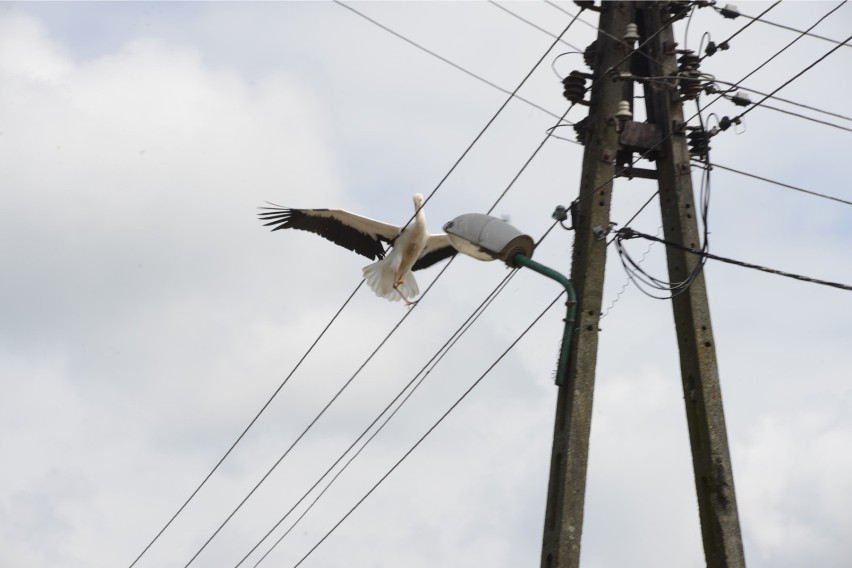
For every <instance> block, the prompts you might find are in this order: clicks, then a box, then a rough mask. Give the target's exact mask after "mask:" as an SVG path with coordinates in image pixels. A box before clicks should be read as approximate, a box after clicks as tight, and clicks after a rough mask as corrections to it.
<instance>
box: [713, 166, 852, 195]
mask: <svg viewBox="0 0 852 568" xmlns="http://www.w3.org/2000/svg"><path fill="white" fill-rule="evenodd" d="M708 166H709V167H713V168H721V169H723V170H727V171H729V172H733V173H735V174H739V175H743V176H748V177H750V178H754V179H759V180H760V181H765V182H767V183H771V184H774V185H777V186H779V187H786V188H787V189H792V190H794V191H800V192H802V193H807V194H808V195H813V196H815V197H821V198H823V199H830V200H831V201H836V202H838V203H843V204H844V205H852V201H849V200H846V199H842V198H840V197H834V196H833V195H826V194H825V193H819V192H816V191H811V190H810V189H804V188H801V187H797V186H795V185H791V184H789V183H784V182H781V181H777V180H773V179H769V178H767V177H763V176H759V175H756V174H750V173H748V172H744V171H742V170H738V169H735V168H732V167H729V166H723V165H722V164H719V163H716V162H713V163H710V164H708Z"/></svg>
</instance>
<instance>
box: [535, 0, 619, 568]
mask: <svg viewBox="0 0 852 568" xmlns="http://www.w3.org/2000/svg"><path fill="white" fill-rule="evenodd" d="M633 10H634V5H633V3H632V2H604V3H603V4H602V5H601V7H600V12H601V15H600V32H599V33H598V37H597V41H596V43H595V47H594V49H593V50H592V52H591V56H592V58H593V59H594V65H593V68H594V70H595V73H594V83H593V84H592V89H591V100H590V103H589V104H590V106H589V116H588V119H587V121H586V134H585V146H586V148H585V153H584V155H583V172H582V177H581V181H580V198H579V202H578V204H577V216H576V227H575V243H574V253H573V264H572V267H571V280H572V282H573V283H574V286H575V288H576V291H577V298H578V303H577V328H576V329H577V330H578V332H577V333H575V334H574V340H573V346H572V355H571V359H570V362H569V367H568V378H567V382H566V384H563V385H560V386H559V393H558V398H557V405H556V424H555V426H554V432H553V453H552V456H551V466H550V483H549V487H548V492H547V511H546V514H545V523H544V541H543V546H542V555H541V566H542V568H577V567H578V566H579V565H580V538H581V536H582V532H583V507H584V503H585V496H586V469H587V463H588V456H589V433H590V429H591V418H592V391H593V389H594V385H595V365H596V363H597V350H598V320H599V319H600V313H601V300H602V293H603V282H604V268H605V265H606V240H605V238H604V237H605V231H606V230H607V229H608V228H609V212H610V201H611V196H612V180H613V178H614V177H615V157H616V151H617V149H618V132H617V128H616V125H617V122H616V121H615V120H614V119H613V118H612V117H614V116H615V114H616V111H617V108H618V102H619V101H620V100H621V99H622V98H623V91H622V90H623V87H624V85H623V84H622V83H617V82H614V81H612V80H611V79H610V77H609V74H608V72H609V71H611V70H613V69H615V70H620V69H622V68H623V67H625V68H626V65H627V60H628V55H629V53H630V50H629V48H626V47H625V46H624V45H623V44H622V43H621V42H620V41H618V40H616V39H613V38H614V37H622V36H623V35H624V30H625V27H626V25H627V23H628V22H631V21H632V20H633ZM580 96H581V97H582V92H581V93H580Z"/></svg>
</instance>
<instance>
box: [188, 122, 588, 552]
mask: <svg viewBox="0 0 852 568" xmlns="http://www.w3.org/2000/svg"><path fill="white" fill-rule="evenodd" d="M572 106H573V105H571V106H569V108H568V110H566V111H565V114H567V113H568V112H569V111H570V110H571V107H572ZM565 114H563V116H562V117H560V118H559V120H560V121H561V120H563V119H564V116H565ZM551 136H552V130H548V133H547V134H546V135H545V137H544V139H543V140H542V142H541V143H540V144H539V145H538V146H537V147H536V149H535V150H534V151H533V153H532V155H531V156H530V157H529V158H528V159H527V160H526V161H525V162H524V164H523V165H522V166H521V168H520V170H519V171H518V173H517V174H516V175H515V176H514V177H513V178H512V180H511V181H510V182H509V184H508V186H507V187H506V188H505V189H504V190H503V192H502V193H501V194H500V195H499V196H498V197H497V199H496V200H495V202H494V203H493V204H492V206H491V207H490V208H489V209H488V211H487V213H491V212H492V211H493V210H494V208H495V207H496V206H497V205H498V204H499V203H500V201H502V199H503V198H504V197H505V196H506V194H507V193H508V191H509V190H510V189H511V188H512V187H513V186H514V184H515V182H516V181H517V180H518V178H519V177H520V176H521V174H523V172H524V171H525V170H526V169H527V167H528V166H529V165H530V163H531V162H532V160H533V158H535V156H536V155H537V154H538V153H539V151H540V150H541V149H542V147H544V144H545V143H546V142H547V140H549V139H550V137H551ZM551 229H552V227H551ZM549 232H550V231H549V230H548V231H547V233H545V236H547V234H548V233H549ZM543 238H544V237H542V239H543ZM452 261H453V259H450V262H449V263H447V264H446V265H445V266H444V267H443V268H442V269H441V272H439V273H438V275H437V276H436V277H435V279H434V280H433V281H432V283H431V284H430V285H429V287H428V288H427V289H426V291H425V292H424V293H423V296H425V295H426V294H427V293H428V292H429V290H430V289H431V288H432V286H433V285H434V284H435V282H437V280H438V278H440V277H441V275H442V274H443V273H444V271H445V270H447V268H448V267H449V265H450V264H451V263H452ZM409 313H411V312H410V311H409V312H407V313H406V314H405V316H403V318H402V319H401V320H400V321H399V322H398V323H397V325H396V326H395V327H394V328H393V329H392V330H391V331H390V333H388V335H387V336H386V337H385V339H384V340H383V341H382V342H381V343H380V344H379V346H378V347H377V348H376V349H375V350H374V351H373V353H372V354H371V355H370V356H369V357H368V358H367V360H366V361H364V363H363V364H362V365H361V366H360V367H359V368H358V370H357V371H356V372H355V374H354V375H353V376H352V377H350V379H349V380H348V381H347V382H346V384H344V386H343V387H342V388H341V389H340V391H338V393H337V394H335V395H334V398H332V401H331V402H333V401H334V399H336V398H337V397H338V396H339V395H340V394H341V393H342V392H343V390H344V389H345V388H346V387H347V386H348V385H349V383H351V382H352V380H354V379H355V376H357V375H358V374H359V373H360V372H361V370H362V369H363V368H364V367H365V366H366V365H367V363H369V362H370V360H371V359H372V358H373V357H374V356H375V355H376V353H377V352H378V351H379V349H381V347H382V346H383V345H384V343H385V342H386V341H387V340H388V339H390V336H391V335H392V334H393V333H394V332H395V331H396V329H397V327H399V325H400V324H402V321H404V320H405V318H406V317H408V314H409ZM331 402H329V403H328V405H326V407H325V408H323V410H322V411H321V412H320V414H319V415H318V416H317V417H316V418H315V419H314V420H313V421H312V422H311V424H310V425H309V426H308V428H307V429H306V430H305V432H303V433H302V435H300V436H299V438H298V439H297V440H296V441H295V442H293V445H291V446H290V447H289V448H288V449H287V451H286V452H285V453H284V455H282V456H281V458H279V460H278V461H277V462H275V464H274V465H273V466H272V468H270V469H269V471H268V472H267V473H266V475H264V476H263V478H262V479H261V480H260V481H259V482H258V483H257V485H255V487H254V488H253V489H252V490H251V491H250V492H249V494H248V495H247V496H246V498H245V499H243V501H242V502H241V503H240V504H239V505H238V506H237V508H236V509H235V510H234V511H233V512H232V513H231V515H229V516H228V518H227V519H226V520H225V522H224V523H222V525H221V526H220V527H219V529H217V530H216V532H215V533H214V534H213V536H211V537H210V539H208V541H207V542H206V543H205V544H204V546H202V549H203V548H204V547H206V546H207V544H209V542H210V541H211V540H212V539H213V537H215V536H216V533H218V532H219V531H220V530H221V529H222V528H223V527H224V526H225V524H226V523H227V522H228V520H230V519H231V517H233V515H234V514H235V513H236V512H237V510H239V509H240V508H241V507H242V505H243V504H244V503H245V502H246V501H247V500H248V499H249V497H251V495H252V494H253V493H254V492H255V491H256V490H257V488H258V487H259V486H260V485H261V484H262V483H263V481H264V480H265V479H266V478H267V477H268V476H269V475H270V474H271V473H272V471H273V470H274V469H275V468H276V467H277V466H278V464H279V463H280V462H281V461H282V460H283V459H284V457H285V456H286V455H287V454H288V453H289V452H290V451H291V450H292V449H293V446H295V444H296V443H297V442H298V441H299V439H301V437H302V436H303V435H304V434H305V433H306V432H307V430H308V429H310V428H311V426H312V425H313V424H314V422H316V421H317V420H318V419H319V417H320V416H321V415H322V414H323V413H324V412H325V410H326V409H327V408H328V407H329V406H330V405H331ZM347 451H348V450H347ZM341 458H342V456H341ZM332 467H333V466H332ZM303 499H304V497H303ZM300 501H301V500H300ZM297 505H298V503H297V504H296V506H297ZM294 507H295V506H294ZM288 514H289V513H288ZM282 521H283V519H282ZM264 538H266V537H264ZM258 544H259V543H258ZM200 552H201V550H199V551H198V553H200ZM198 553H196V556H197V555H198ZM249 554H251V552H249ZM194 558H195V557H193V559H194ZM243 560H245V558H243ZM190 562H192V560H190ZM241 563H242V561H241ZM187 566H188V564H187Z"/></svg>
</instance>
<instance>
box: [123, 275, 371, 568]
mask: <svg viewBox="0 0 852 568" xmlns="http://www.w3.org/2000/svg"><path fill="white" fill-rule="evenodd" d="M363 284H364V280H362V281H361V282H360V283H359V284H358V285H357V286H356V287H355V289H354V290H353V291H352V293H351V294H349V297H348V298H346V300H344V302H343V304H342V305H341V306H340V308H338V310H337V311H336V312H335V313H334V315H333V316H332V317H331V319H330V320H329V321H328V323H327V324H326V325H325V327H324V328H323V329H322V331H320V333H319V335H318V336H317V337H316V339H314V341H313V343H311V345H310V346H309V347H308V349H307V351H305V353H304V354H303V355H302V356H301V357H300V358H299V360H298V361H297V362H296V365H294V366H293V368H292V369H291V370H290V372H289V373H288V374H287V376H286V377H285V378H284V380H283V381H281V384H279V385H278V387H277V388H276V389H275V391H274V392H273V393H272V396H270V397H269V399H268V400H267V401H266V402H265V403H264V404H263V406H262V407H261V408H260V410H259V411H258V412H257V414H255V416H254V418H252V419H251V421H250V422H249V423H248V426H246V427H245V429H243V431H242V432H241V433H240V435H239V436H237V439H236V440H234V442H233V443H232V444H231V446H230V447H229V448H228V450H227V451H226V452H225V454H224V455H223V456H222V457H221V458H220V459H219V461H218V462H216V465H214V466H213V469H211V470H210V473H208V474H207V475H206V476H205V477H204V479H202V480H201V483H200V484H199V485H198V487H196V488H195V489H194V490H193V491H192V493H191V494H190V495H189V497H188V498H187V499H186V501H184V502H183V504H182V505H181V506H180V507H179V508H178V510H177V511H176V512H175V513H174V514H173V515H172V516H171V518H169V520H168V521H167V522H166V524H165V525H163V527H162V528H161V529H160V530H159V531H158V532H157V534H156V535H154V538H153V539H152V540H151V541H150V542H149V543H148V544H147V545H146V546H145V548H144V549H142V552H140V553H139V555H138V556H137V557H136V558H135V559H134V560H133V562H131V563H130V568H132V567H133V565H135V564H136V563H137V562H139V560H140V559H141V558H142V556H144V555H145V553H146V552H148V549H149V548H151V546H152V545H153V544H154V543H155V542H157V539H159V538H160V536H161V535H162V534H163V533H164V532H165V531H166V529H168V528H169V526H171V524H172V523H173V522H174V520H175V519H176V518H177V517H178V515H180V514H181V513H182V512H183V510H184V509H185V508H186V507H187V505H189V503H190V501H192V500H193V499H194V498H195V496H196V495H197V494H198V492H199V491H201V488H202V487H204V485H205V484H206V483H207V482H208V481H209V480H210V478H211V477H212V476H213V474H214V473H216V471H217V470H218V469H219V466H221V465H222V462H224V461H225V459H226V458H227V457H228V456H229V455H231V452H232V451H233V450H234V448H235V447H236V446H237V444H239V443H240V441H242V439H243V437H245V435H246V434H247V433H248V431H249V430H250V429H251V427H252V426H254V424H255V422H257V420H258V418H260V415H261V414H263V413H264V411H265V410H266V409H267V408H268V407H269V405H270V404H271V403H272V401H273V400H274V399H275V397H276V396H278V393H279V392H281V389H282V388H284V385H286V384H287V382H288V381H289V380H290V377H292V376H293V374H294V373H295V372H296V371H297V370H298V369H299V367H301V365H302V363H303V362H304V361H305V359H306V358H307V357H308V355H310V353H311V352H312V351H313V349H314V347H316V345H317V343H319V341H320V340H321V339H322V338H323V336H324V335H325V333H326V332H327V331H328V329H329V328H330V327H331V325H332V324H333V323H334V322H335V321H336V320H337V317H338V316H339V315H340V314H341V313H342V312H343V310H344V309H345V308H346V306H348V305H349V302H350V301H351V300H352V298H353V297H355V294H356V293H357V292H358V290H360V289H361V286H362V285H363Z"/></svg>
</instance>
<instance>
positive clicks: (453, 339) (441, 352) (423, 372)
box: [235, 222, 556, 568]
mask: <svg viewBox="0 0 852 568" xmlns="http://www.w3.org/2000/svg"><path fill="white" fill-rule="evenodd" d="M555 226H556V222H554V223H553V224H551V225H550V228H548V229H547V231H545V232H544V234H543V235H542V236H541V237H540V238H539V239H538V241H536V243H535V246H536V247H538V245H540V244H541V243H542V241H544V239H546V238H547V236H548V235H549V234H550V232H551V231H552V230H553V228H554V227H555ZM516 274H517V269H516V270H512V271H511V272H510V273H509V274H507V275H506V276H505V277H504V278H503V280H502V281H500V283H499V284H497V286H496V287H495V288H494V290H492V291H491V293H489V294H488V296H486V298H485V300H483V301H482V302H481V303H480V304H479V306H478V307H477V308H476V309H475V310H474V311H473V312H472V313H471V315H470V316H468V318H467V319H466V320H465V321H464V322H463V323H462V324H461V325H460V326H459V327H458V329H456V331H455V332H454V333H453V334H452V335H451V336H450V338H449V339H448V340H447V341H446V342H445V343H444V345H442V346H441V347H440V348H439V349H438V351H436V352H435V354H434V355H433V356H432V358H431V359H429V361H427V362H426V364H425V365H423V367H421V369H420V370H419V371H418V372H417V373H416V374H415V375H414V377H413V378H412V379H411V380H410V381H409V382H408V383H407V384H406V385H405V386H404V387H403V388H402V389H401V390H400V392H399V393H398V394H397V395H396V396H395V397H394V398H393V400H391V401H390V402H389V403H388V404H387V406H386V407H385V408H384V409H383V410H382V411H381V412H380V413H379V415H378V416H377V417H376V418H375V419H374V420H373V421H372V422H371V423H370V425H369V426H367V428H365V429H364V431H363V432H362V433H361V435H360V436H358V438H357V439H356V440H355V441H354V442H352V444H351V445H350V446H349V447H348V448H347V449H346V450H344V452H343V453H342V454H341V455H340V457H338V458H337V460H336V461H335V462H334V463H333V464H332V465H331V466H329V468H328V469H327V470H326V471H325V473H323V475H322V476H321V477H320V478H319V479H318V480H317V481H316V483H314V484H313V485H312V486H311V487H310V488H309V489H308V490H307V491H306V492H305V494H304V495H302V497H301V498H300V499H299V500H298V501H297V502H296V503H295V504H294V505H293V506H292V507H291V508H290V510H288V511H287V513H285V514H284V516H283V517H281V519H280V520H279V521H278V522H277V523H276V524H275V525H274V526H273V527H272V528H271V529H270V530H269V531H268V532H267V533H266V534H265V535H264V536H263V537H262V538H261V539H260V541H259V542H258V543H257V544H255V545H254V547H252V549H251V550H249V551H248V553H246V555H245V556H244V557H243V558H242V560H240V561H239V563H237V565H236V566H235V568H239V566H240V565H241V564H242V563H243V562H245V560H246V559H247V558H248V557H249V556H250V555H251V554H252V552H254V551H255V550H256V549H257V548H258V547H259V546H260V545H261V544H262V543H263V541H264V540H266V539H267V538H268V537H269V535H270V534H272V533H273V532H274V531H275V529H276V528H278V526H280V525H281V523H283V522H284V520H285V519H286V518H287V517H288V516H290V514H291V513H292V512H293V511H294V510H295V509H296V507H298V506H299V504H300V503H301V502H302V501H303V500H304V499H305V498H307V496H308V495H309V494H310V492H311V491H313V490H314V489H315V488H316V487H317V486H318V485H319V484H320V483H321V482H322V480H323V479H324V478H325V477H326V476H327V475H328V474H329V473H331V471H332V470H333V469H334V467H335V466H337V464H338V463H340V461H341V460H342V459H343V458H344V457H345V456H346V454H348V453H349V452H350V451H351V450H352V448H353V447H355V445H356V444H357V443H358V442H359V441H360V440H361V439H362V438H363V437H364V436H365V435H366V434H367V432H369V430H370V429H371V428H372V427H373V426H374V425H375V424H376V423H377V422H378V421H379V420H380V419H381V418H382V416H383V415H384V414H385V413H386V412H387V411H388V410H389V409H390V408H391V407H392V406H393V404H394V403H395V402H396V401H397V400H398V399H399V398H400V397H401V396H402V395H403V394H405V397H404V398H403V399H402V401H401V402H400V403H399V404H398V405H397V407H396V408H395V409H394V410H393V411H392V412H391V413H390V415H388V417H387V418H386V419H385V421H384V422H383V423H382V424H381V425H380V426H379V427H378V428H377V429H376V431H375V432H373V434H372V435H370V437H369V438H368V439H367V440H366V441H365V442H364V444H363V445H362V446H361V447H360V448H359V449H358V450H357V451H356V452H355V454H354V455H352V457H351V458H350V459H349V460H348V461H347V462H346V463H345V464H344V465H343V467H342V468H341V469H340V470H339V471H338V472H337V473H336V474H335V475H334V477H333V478H332V479H331V480H330V481H329V483H328V484H327V485H326V486H325V487H324V488H323V489H322V491H321V492H320V493H319V494H318V495H317V496H316V498H315V499H314V500H313V501H312V502H311V504H310V505H308V507H307V508H306V509H305V510H304V511H303V512H302V514H301V515H299V518H297V519H296V520H295V521H294V522H293V524H292V525H291V526H290V528H288V529H287V531H286V532H284V534H282V535H281V536H280V537H279V538H278V540H276V541H275V543H274V544H273V545H272V546H271V547H270V548H269V549H268V550H267V551H266V552H265V553H264V554H263V556H262V557H261V558H260V559H259V560H258V561H257V562H256V563H255V564H254V566H255V567H257V566H258V565H259V564H260V563H261V562H262V561H263V560H264V559H265V558H266V557H267V556H268V555H269V554H270V553H271V552H272V551H273V550H274V549H275V548H276V547H277V546H278V545H279V544H280V543H281V541H282V540H283V539H284V538H285V537H286V536H287V535H288V534H289V533H290V532H291V531H292V530H293V529H294V528H295V527H296V525H297V524H298V523H299V522H300V521H301V520H302V518H304V516H305V515H306V514H307V513H308V512H309V511H310V510H311V508H313V506H314V505H315V504H316V503H317V501H318V500H319V499H320V498H321V497H322V496H323V495H324V494H325V492H326V491H327V490H328V489H329V488H330V487H331V485H332V484H333V483H334V482H335V481H336V480H337V478H338V477H340V475H341V474H342V473H343V472H344V471H345V470H346V468H348V467H349V465H350V464H351V463H352V462H353V461H354V460H355V459H356V458H357V457H358V455H359V454H360V453H361V452H362V451H363V450H364V449H365V448H366V447H367V445H369V444H370V442H371V441H372V440H373V438H375V437H376V436H377V435H378V434H379V432H381V430H382V429H384V427H385V426H386V425H387V423H388V422H390V420H391V419H392V418H393V417H394V416H395V415H396V413H397V412H399V410H400V409H401V408H402V407H403V406H404V405H405V403H406V402H407V401H408V399H409V398H410V397H411V395H412V394H414V391H415V390H417V388H418V387H419V386H420V385H421V384H422V383H423V381H424V380H425V379H426V377H427V376H428V375H429V374H430V373H431V372H432V371H433V370H434V369H435V367H436V366H437V365H438V363H440V362H441V361H442V360H443V358H444V356H446V354H447V353H449V351H450V350H451V349H452V348H453V347H454V346H455V344H456V343H457V342H458V340H459V339H461V337H462V336H463V335H464V334H465V333H467V331H468V330H469V329H470V328H471V327H472V326H473V324H474V323H475V322H476V321H477V320H478V319H479V317H480V316H481V315H482V314H483V313H484V312H485V310H486V309H488V307H489V306H490V305H491V303H492V302H493V301H494V300H495V299H496V298H497V296H499V295H500V294H501V293H502V292H503V290H504V289H505V288H506V286H507V285H508V283H509V282H510V281H511V280H512V278H514V277H515V275H516ZM418 377H420V378H419V380H418ZM415 381H416V384H414V387H413V388H411V390H409V387H411V385H412V384H413V383H415ZM406 391H408V393H407V394H406Z"/></svg>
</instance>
